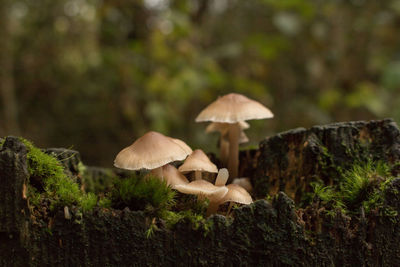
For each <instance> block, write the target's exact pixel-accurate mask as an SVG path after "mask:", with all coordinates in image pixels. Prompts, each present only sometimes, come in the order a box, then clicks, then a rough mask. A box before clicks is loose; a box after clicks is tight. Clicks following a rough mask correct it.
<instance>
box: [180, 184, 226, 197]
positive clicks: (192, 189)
mask: <svg viewBox="0 0 400 267" xmlns="http://www.w3.org/2000/svg"><path fill="white" fill-rule="evenodd" d="M175 189H176V190H178V191H179V192H181V193H184V194H191V195H199V196H204V197H206V198H208V199H209V200H210V201H219V200H220V199H221V198H222V197H223V196H225V195H226V193H227V192H228V188H227V187H225V186H215V185H213V184H212V183H210V182H207V181H205V180H195V181H193V182H190V183H188V184H184V185H176V186H175Z"/></svg>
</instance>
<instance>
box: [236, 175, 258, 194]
mask: <svg viewBox="0 0 400 267" xmlns="http://www.w3.org/2000/svg"><path fill="white" fill-rule="evenodd" d="M232 184H237V185H240V186H241V187H243V188H244V189H246V191H247V192H249V193H251V191H253V186H252V185H251V182H250V179H249V178H246V177H243V178H235V179H233V181H232Z"/></svg>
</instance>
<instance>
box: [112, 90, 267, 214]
mask: <svg viewBox="0 0 400 267" xmlns="http://www.w3.org/2000/svg"><path fill="white" fill-rule="evenodd" d="M272 117H273V114H272V112H271V111H270V110H269V109H267V108H266V107H264V106H263V105H261V104H260V103H258V102H256V101H254V100H250V99H249V98H247V97H245V96H243V95H240V94H234V93H232V94H228V95H225V96H223V97H220V98H218V99H217V100H216V101H214V102H213V103H211V104H210V105H209V106H208V107H206V108H205V109H204V110H203V111H202V112H201V113H200V114H199V115H198V116H197V118H196V122H202V121H210V122H211V123H210V124H209V125H208V127H207V129H206V132H207V133H208V132H214V131H217V132H219V133H220V134H221V135H220V159H221V162H222V164H223V165H227V166H228V169H229V171H228V169H225V168H222V169H220V170H219V171H218V169H217V166H216V165H215V164H214V163H212V162H211V161H210V159H209V158H208V157H207V155H206V154H205V153H204V152H203V151H202V150H200V149H196V150H194V151H192V149H191V148H190V147H189V146H188V145H187V144H186V143H185V142H183V141H182V140H179V139H175V138H172V137H168V136H165V135H163V134H161V133H158V132H154V131H150V132H148V133H146V134H145V135H143V136H142V137H140V138H139V139H137V140H136V141H135V142H134V143H133V144H132V145H130V146H128V147H126V148H124V149H123V150H121V151H120V152H119V153H118V154H117V156H116V158H115V161H114V166H115V167H118V168H122V169H127V170H140V169H147V170H149V171H150V174H151V175H153V176H155V177H158V178H159V179H161V180H163V181H165V182H166V184H167V185H168V186H170V187H171V188H172V189H175V190H177V191H179V192H181V193H184V194H193V195H197V196H198V198H199V199H205V198H206V199H208V200H209V206H208V209H207V216H209V215H211V214H213V213H216V212H217V211H218V207H219V206H220V205H221V204H223V203H226V202H230V203H231V204H230V206H229V209H228V213H229V210H230V207H231V206H232V203H240V204H250V203H251V202H252V198H251V196H250V194H249V192H250V191H251V190H252V186H251V183H250V181H249V179H248V178H236V177H237V175H238V166H239V144H240V143H245V142H248V138H247V136H246V134H245V133H244V130H245V129H248V128H249V127H250V126H249V124H248V123H247V122H246V120H252V119H264V118H272ZM185 159H186V160H185ZM182 160H185V161H184V163H183V164H182V165H181V166H180V167H179V168H178V169H177V168H175V166H173V165H171V164H169V163H171V162H174V161H182ZM191 172H192V173H194V176H195V179H194V180H193V181H191V182H190V181H189V179H188V178H187V177H186V176H185V175H187V174H188V173H191ZM203 172H207V173H209V175H212V174H213V173H218V175H217V177H216V179H215V182H214V184H213V183H211V182H208V181H207V180H203V176H202V173H203ZM229 176H231V179H232V178H236V179H234V180H233V182H232V183H231V184H228V185H227V181H228V179H229Z"/></svg>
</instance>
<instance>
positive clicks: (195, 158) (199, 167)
mask: <svg viewBox="0 0 400 267" xmlns="http://www.w3.org/2000/svg"><path fill="white" fill-rule="evenodd" d="M179 171H180V172H183V173H185V172H190V171H194V172H195V178H196V180H201V179H202V177H201V172H211V173H217V172H218V169H217V166H215V164H214V163H212V162H211V161H210V159H209V158H208V157H207V155H206V154H205V153H204V152H203V150H201V149H196V150H195V151H193V153H192V154H190V155H189V156H188V157H187V158H186V160H185V162H184V163H183V164H182V165H181V166H180V167H179Z"/></svg>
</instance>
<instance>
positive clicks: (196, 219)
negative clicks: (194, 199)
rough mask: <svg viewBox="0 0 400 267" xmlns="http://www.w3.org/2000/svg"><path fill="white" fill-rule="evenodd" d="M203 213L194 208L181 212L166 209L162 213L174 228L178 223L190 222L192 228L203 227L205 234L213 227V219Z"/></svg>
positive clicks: (163, 217)
mask: <svg viewBox="0 0 400 267" xmlns="http://www.w3.org/2000/svg"><path fill="white" fill-rule="evenodd" d="M203 214H204V213H203ZM203 214H202V213H196V212H195V211H193V210H184V211H179V212H174V211H168V210H165V211H164V212H163V213H162V214H161V218H162V219H163V220H164V221H165V223H166V226H167V227H168V228H173V227H174V226H175V225H176V224H177V223H189V224H190V225H191V226H192V229H194V230H199V229H203V230H204V232H205V234H207V233H208V232H209V231H210V229H211V227H212V221H211V220H207V219H206V218H205V217H204V215H203Z"/></svg>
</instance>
